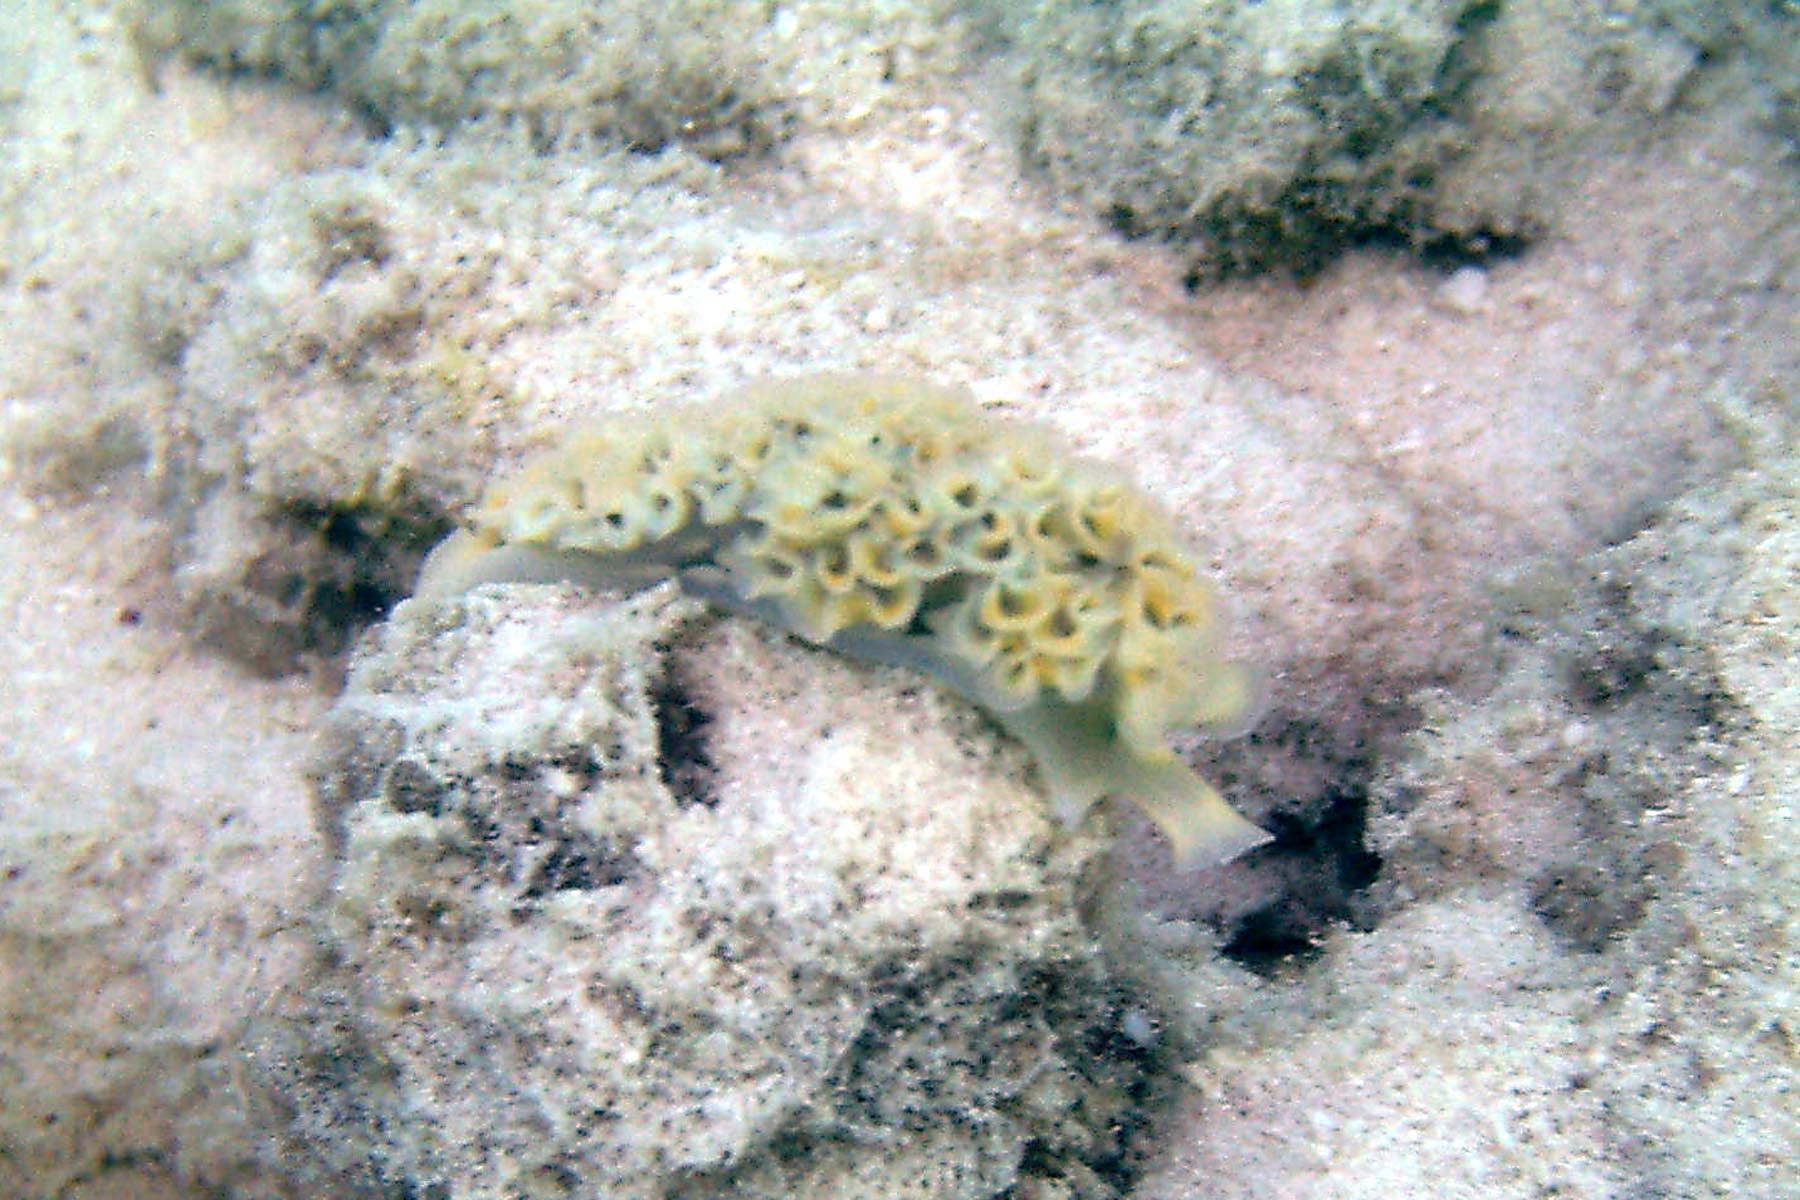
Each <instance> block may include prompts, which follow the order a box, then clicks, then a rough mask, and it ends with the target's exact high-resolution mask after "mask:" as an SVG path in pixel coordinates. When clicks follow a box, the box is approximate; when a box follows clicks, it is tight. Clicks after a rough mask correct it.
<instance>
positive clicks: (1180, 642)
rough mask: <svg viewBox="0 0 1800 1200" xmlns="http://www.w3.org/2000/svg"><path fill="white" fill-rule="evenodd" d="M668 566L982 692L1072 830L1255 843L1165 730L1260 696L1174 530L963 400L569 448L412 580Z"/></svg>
mask: <svg viewBox="0 0 1800 1200" xmlns="http://www.w3.org/2000/svg"><path fill="white" fill-rule="evenodd" d="M668 577H674V578H677V579H679V580H680V581H681V583H682V584H683V586H684V587H685V588H686V589H687V590H688V591H689V592H691V593H693V594H697V595H699V596H702V597H705V598H707V599H710V600H714V601H716V602H719V603H721V604H723V605H725V606H727V607H729V608H732V609H735V610H740V611H745V612H748V613H751V614H754V615H755V616H758V617H761V618H763V619H765V620H768V621H770V622H772V623H773V624H775V625H777V626H779V627H780V628H782V629H786V630H790V631H792V632H794V633H796V634H798V635H799V636H801V637H803V638H805V639H806V640H808V641H810V642H813V643H816V644H819V645H823V646H827V647H829V648H831V649H834V650H839V651H842V652H844V653H847V654H850V655H852V656H854V657H858V658H863V659H869V660H873V661H877V662H884V663H891V664H899V665H905V666H910V667H917V668H920V669H922V670H924V671H926V672H927V673H929V674H930V675H932V676H933V677H934V678H936V679H938V680H939V681H941V682H943V683H944V684H946V685H947V686H949V687H950V688H951V689H952V690H953V691H955V692H957V693H958V694H960V695H962V696H964V697H966V698H967V699H969V700H971V701H973V702H975V703H977V704H979V705H980V706H982V707H983V708H984V709H986V710H987V711H988V712H989V713H990V714H991V715H992V716H993V717H994V719H995V720H996V721H998V722H999V723H1000V725H1001V726H1002V727H1004V728H1005V729H1006V730H1007V731H1008V732H1009V733H1011V734H1012V735H1014V736H1015V737H1017V738H1018V739H1019V740H1020V741H1022V742H1024V743H1025V745H1026V746H1027V747H1028V748H1029V749H1030V750H1031V752H1032V755H1033V757H1034V759H1035V760H1036V762H1037V765H1038V767H1039V769H1040V770H1041V771H1042V773H1043V776H1044V780H1045V782H1046V784H1047V786H1048V787H1049V790H1050V796H1051V803H1052V805H1053V806H1054V808H1055V809H1056V812H1057V814H1058V816H1060V817H1061V818H1062V820H1063V822H1064V824H1065V825H1067V826H1071V827H1072V826H1074V825H1076V824H1079V822H1080V821H1081V819H1082V817H1083V816H1085V815H1086V813H1087V811H1088V810H1089V809H1090V808H1091V807H1092V806H1093V805H1094V804H1095V803H1097V802H1098V801H1100V800H1101V799H1103V798H1105V797H1107V796H1109V795H1124V796H1128V797H1129V798H1130V799H1132V800H1133V801H1135V802H1136V803H1137V804H1139V805H1140V806H1141V807H1142V808H1143V809H1144V810H1145V811H1146V812H1147V813H1148V814H1149V815H1150V816H1151V817H1152V818H1153V819H1154V820H1155V822H1156V823H1157V825H1158V826H1159V827H1160V828H1161V829H1162V831H1163V832H1164V833H1165V834H1166V835H1167V836H1168V837H1169V840H1170V842H1171V843H1172V844H1173V846H1174V849H1175V854H1176V857H1177V859H1178V860H1179V861H1182V862H1184V863H1190V864H1192V863H1198V862H1214V861H1219V860H1222V859H1226V858H1230V857H1232V856H1233V855H1235V854H1238V853H1241V852H1242V851H1244V850H1246V849H1248V848H1249V847H1251V846H1254V845H1256V844H1258V843H1260V842H1262V841H1264V840H1265V835H1264V834H1263V833H1262V831H1261V830H1259V829H1257V828H1256V827H1255V826H1253V825H1251V824H1250V823H1249V822H1247V821H1245V820H1244V819H1243V818H1242V817H1240V816H1239V815H1238V814H1236V813H1235V812H1233V811H1232V810H1231V809H1230V808H1229V807H1227V806H1226V804H1225V802H1224V801H1223V800H1222V799H1221V798H1220V797H1219V795H1218V793H1217V792H1215V791H1214V790H1213V789H1212V788H1211V787H1210V786H1208V785H1207V784H1206V783H1205V782H1204V781H1202V780H1200V779H1199V778H1198V777H1197V776H1195V775H1194V774H1193V773H1192V772H1191V771H1189V770H1188V769H1187V768H1186V767H1185V766H1184V765H1182V763H1181V762H1180V761H1179V760H1178V759H1177V758H1176V756H1175V755H1174V753H1173V752H1172V751H1170V750H1169V748H1168V747H1167V746H1166V745H1165V744H1164V741H1163V739H1164V737H1165V736H1166V735H1167V734H1168V733H1169V732H1170V731H1171V730H1174V729H1177V728H1179V727H1182V726H1187V725H1191V724H1194V723H1197V722H1203V723H1219V722H1223V721H1229V720H1232V719H1234V718H1236V717H1239V716H1241V715H1242V713H1243V711H1244V709H1245V707H1246V704H1247V696H1248V693H1249V690H1250V689H1249V687H1248V686H1247V683H1246V678H1245V673H1244V671H1243V669H1242V668H1241V666H1239V665H1238V664H1236V663H1233V662H1230V661H1229V660H1227V659H1226V658H1225V657H1224V656H1223V654H1222V653H1221V652H1220V650H1219V648H1218V645H1217V636H1216V634H1217V630H1216V613H1215V608H1216V601H1215V597H1214V595H1213V592H1212V590H1211V588H1210V587H1209V586H1208V585H1207V584H1206V583H1205V582H1204V581H1203V580H1202V579H1201V578H1200V575H1199V572H1198V570H1197V569H1196V567H1195V566H1194V564H1193V562H1192V561H1190V559H1189V558H1188V557H1187V556H1186V554H1185V553H1184V552H1183V550H1182V548H1181V546H1180V544H1179V542H1178V540H1177V538H1176V536H1175V533H1174V530H1173V528H1172V527H1171V525H1170V522H1169V520H1168V518H1167V517H1166V516H1164V515H1163V514H1162V513H1161V512H1159V511H1158V510H1157V509H1156V507H1155V506H1154V505H1153V504H1152V503H1151V502H1150V501H1149V500H1148V499H1147V498H1145V497H1144V496H1142V495H1141V494H1140V493H1138V492H1137V491H1136V490H1135V489H1133V488H1131V487H1130V486H1128V485H1127V484H1126V483H1124V482H1123V481H1121V480H1119V479H1117V478H1115V477H1113V476H1110V475H1108V474H1105V473H1103V472H1101V471H1100V470H1098V469H1097V468H1094V467H1091V466H1085V465H1082V464H1080V463H1077V462H1074V461H1071V460H1069V459H1068V458H1067V457H1065V456H1063V455H1060V454H1059V453H1057V452H1056V450H1055V449H1054V448H1053V447H1052V446H1051V445H1050V444H1049V442H1048V440H1047V439H1045V438H1043V437H1042V436H1040V435H1037V434H1035V433H1033V432H1031V431H1029V430H1022V429H1011V428H1007V427H1004V426H1002V425H1000V424H998V423H995V422H989V421H985V420H983V419H982V418H981V416H980V414H979V412H978V410H977V409H976V408H975V407H974V405H973V403H972V401H971V399H970V398H969V397H968V396H967V395H966V394H965V393H963V392H960V391H957V390H953V389H949V388H944V387H938V386H934V385H930V384H925V383H919V382H914V381H909V380H903V379H897V378H891V377H885V376H864V375H836V374H821V375H811V376H803V377H799V378H796V379H790V380H779V381H774V382H770V383H765V384H761V385H758V386H755V387H752V388H750V389H748V390H746V391H745V392H743V393H741V394H739V395H737V396H733V397H729V398H727V399H726V400H724V401H722V402H721V403H720V405H719V406H718V407H717V409H715V410H712V411H708V412H695V413H692V414H677V415H664V416H663V417H662V418H661V419H659V420H657V421H656V422H655V423H654V424H651V423H645V424H641V425H637V426H628V425H617V426H612V427H608V428H605V429H598V430H594V431H591V432H586V433H581V434H577V435H575V436H574V437H572V438H571V439H569V440H568V442H567V443H566V444H565V445H563V446H561V447H560V448H558V449H556V450H554V451H552V452H550V453H548V454H546V455H545V456H544V457H543V458H541V459H540V460H538V461H537V462H536V463H534V464H532V465H531V466H530V467H528V468H527V469H526V470H525V471H524V472H523V473H521V474H520V475H519V476H518V477H517V478H515V479H512V480H510V481H507V482H504V483H501V484H499V485H497V486H495V487H494V488H492V489H491V490H490V491H489V493H488V495H487V497H486V498H485V499H484V501H483V502H482V504H481V505H480V506H479V508H478V509H477V511H476V513H475V515H474V518H473V520H472V523H471V526H470V528H469V529H468V530H466V531H463V532H460V533H458V534H455V535H453V537H452V538H451V539H450V540H449V541H447V542H446V543H445V544H444V545H443V546H441V547H440V548H439V549H438V550H437V551H436V552H435V553H434V554H433V556H432V558H431V560H430V561H429V562H428V563H427V564H426V567H425V571H424V574H423V576H422V579H421V583H420V591H421V593H423V594H426V595H443V594H448V593H454V592H458V591H461V590H464V589H466V588H467V587H469V586H471V585H473V584H476V583H481V582H493V581H506V580H530V579H558V578H569V579H574V580H577V581H586V582H596V583H601V584H613V585H631V584H641V583H647V582H651V581H654V580H657V579H661V578H668Z"/></svg>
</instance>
